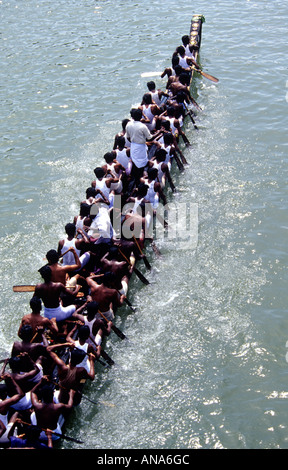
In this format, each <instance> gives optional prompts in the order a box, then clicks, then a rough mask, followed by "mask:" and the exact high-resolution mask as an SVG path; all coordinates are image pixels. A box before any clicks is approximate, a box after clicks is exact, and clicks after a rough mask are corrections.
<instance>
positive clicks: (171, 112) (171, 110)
mask: <svg viewBox="0 0 288 470" xmlns="http://www.w3.org/2000/svg"><path fill="white" fill-rule="evenodd" d="M167 115H168V116H169V117H174V116H175V108H173V106H168V107H167Z"/></svg>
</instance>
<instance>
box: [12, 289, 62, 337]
mask: <svg viewBox="0 0 288 470" xmlns="http://www.w3.org/2000/svg"><path fill="white" fill-rule="evenodd" d="M30 308H31V313H28V314H27V315H24V316H23V318H22V320H21V323H20V326H19V330H18V336H19V337H20V331H21V328H22V326H24V325H30V326H31V328H32V331H33V337H34V336H35V333H36V332H37V331H39V335H40V332H41V330H46V329H47V330H50V332H51V333H52V335H53V336H56V335H57V334H58V326H57V323H56V320H55V318H51V320H49V319H48V318H45V317H43V316H42V315H41V309H42V304H41V300H40V299H39V298H38V297H36V296H35V295H34V296H33V297H32V299H31V300H30ZM37 339H39V338H38V337H36V338H35V339H34V340H33V342H36V340H37ZM41 339H42V338H41Z"/></svg>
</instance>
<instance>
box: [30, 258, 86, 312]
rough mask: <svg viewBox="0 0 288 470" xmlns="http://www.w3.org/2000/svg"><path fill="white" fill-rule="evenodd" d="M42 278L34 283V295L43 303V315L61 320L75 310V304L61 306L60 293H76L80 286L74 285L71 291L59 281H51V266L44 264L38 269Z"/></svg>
mask: <svg viewBox="0 0 288 470" xmlns="http://www.w3.org/2000/svg"><path fill="white" fill-rule="evenodd" d="M39 272H40V274H41V276H42V277H43V279H44V282H43V283H42V284H36V286H35V295H36V296H37V297H39V298H40V299H41V300H42V302H43V304H44V316H45V317H46V318H48V319H50V320H51V319H52V318H56V321H62V320H65V319H66V318H69V317H71V316H72V315H73V314H74V313H75V311H76V305H68V306H67V307H63V306H62V304H61V303H60V296H61V294H66V295H69V296H70V295H71V294H72V295H76V294H77V292H78V291H79V289H80V286H76V287H75V288H74V289H73V291H72V292H71V291H69V290H68V289H66V287H65V285H64V284H62V283H61V282H52V281H51V278H52V271H51V268H50V267H49V266H48V265H46V266H43V267H42V268H40V269H39Z"/></svg>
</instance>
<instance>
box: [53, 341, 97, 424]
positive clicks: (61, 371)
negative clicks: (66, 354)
mask: <svg viewBox="0 0 288 470" xmlns="http://www.w3.org/2000/svg"><path fill="white" fill-rule="evenodd" d="M62 346H69V347H70V348H71V354H70V362H69V363H68V364H66V363H65V362H64V361H63V360H62V359H61V358H60V357H59V356H58V355H57V354H56V353H55V352H54V351H53V350H54V349H57V348H58V347H59V345H57V344H56V345H53V346H48V348H47V351H48V352H49V353H50V356H51V359H52V360H53V361H54V362H55V364H56V366H57V369H58V377H59V385H60V390H59V395H58V400H59V402H61V403H67V402H68V399H69V391H70V390H71V389H72V390H73V391H74V392H76V395H75V393H74V395H75V396H74V398H73V405H74V406H76V405H78V404H79V403H80V401H81V389H82V384H83V381H86V380H87V379H89V380H94V378H95V368H94V362H95V358H96V357H97V358H98V353H97V352H96V353H94V354H91V353H90V354H89V361H90V371H89V372H87V370H86V369H85V368H84V367H77V366H78V364H80V362H81V361H82V360H83V359H84V357H85V352H84V351H80V350H78V349H76V348H75V346H74V345H73V344H72V343H69V342H67V343H63V344H62ZM50 429H51V428H50Z"/></svg>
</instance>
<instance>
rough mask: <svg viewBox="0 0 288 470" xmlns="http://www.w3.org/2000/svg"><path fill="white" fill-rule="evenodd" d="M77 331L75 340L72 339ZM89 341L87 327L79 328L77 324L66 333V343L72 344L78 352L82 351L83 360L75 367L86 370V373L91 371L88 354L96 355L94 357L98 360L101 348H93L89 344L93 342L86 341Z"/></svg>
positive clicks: (88, 329)
mask: <svg viewBox="0 0 288 470" xmlns="http://www.w3.org/2000/svg"><path fill="white" fill-rule="evenodd" d="M77 329H78V332H77V339H76V340H75V339H73V335H74V333H75V332H76V330H77ZM89 339H90V328H89V326H88V325H81V326H79V325H78V324H76V325H75V326H74V328H72V330H71V331H70V333H68V335H67V336H66V341H68V342H69V343H72V344H73V345H74V346H75V348H77V349H78V350H80V351H84V353H85V356H84V358H83V360H82V361H81V362H79V364H77V366H76V367H84V369H86V370H87V372H90V370H91V363H90V360H89V354H90V353H92V354H94V355H95V353H96V357H98V358H99V357H100V355H101V346H100V345H98V346H96V348H95V346H94V347H93V346H92V344H91V342H92V343H93V341H92V340H90V341H88V340H89ZM92 339H93V337H92Z"/></svg>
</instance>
